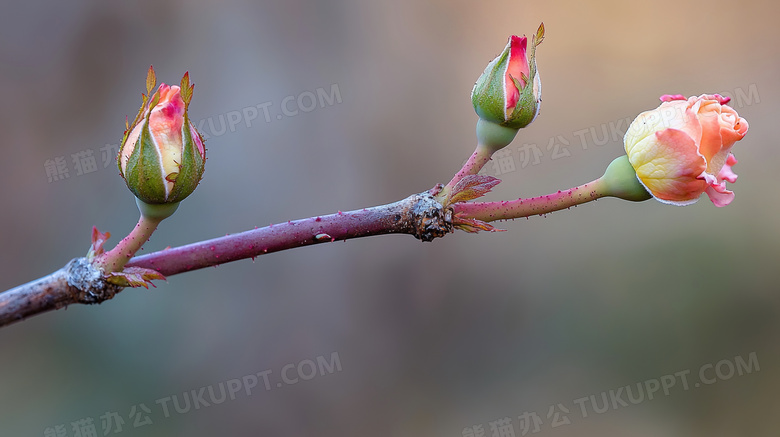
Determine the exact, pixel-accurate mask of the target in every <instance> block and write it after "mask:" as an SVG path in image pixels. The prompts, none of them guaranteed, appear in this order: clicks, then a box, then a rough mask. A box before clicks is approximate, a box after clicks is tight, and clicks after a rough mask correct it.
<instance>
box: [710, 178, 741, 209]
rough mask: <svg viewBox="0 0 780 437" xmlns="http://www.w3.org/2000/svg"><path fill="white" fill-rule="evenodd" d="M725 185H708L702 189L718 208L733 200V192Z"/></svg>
mask: <svg viewBox="0 0 780 437" xmlns="http://www.w3.org/2000/svg"><path fill="white" fill-rule="evenodd" d="M725 185H726V184H720V185H710V186H709V187H707V189H706V190H705V191H704V192H705V193H707V195H708V196H710V200H711V201H712V203H713V204H715V206H717V207H718V208H721V207H724V206H726V205H728V204H729V203H731V201H732V200H734V192H732V191H729V190H727V189H726V187H725Z"/></svg>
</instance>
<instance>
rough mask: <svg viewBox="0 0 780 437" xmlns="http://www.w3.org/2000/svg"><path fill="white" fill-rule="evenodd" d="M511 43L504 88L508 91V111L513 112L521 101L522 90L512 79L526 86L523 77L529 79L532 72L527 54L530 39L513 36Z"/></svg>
mask: <svg viewBox="0 0 780 437" xmlns="http://www.w3.org/2000/svg"><path fill="white" fill-rule="evenodd" d="M509 41H510V47H509V64H508V65H507V68H506V76H505V78H504V88H505V89H506V108H507V109H508V110H513V109H514V108H515V106H516V105H517V101H518V100H520V90H518V89H517V87H516V86H515V84H514V82H513V81H512V77H514V78H515V79H517V80H519V81H520V83H522V84H523V86H525V85H526V83H525V81H523V79H522V77H523V75H525V77H528V76H529V75H530V74H531V70H530V67H529V66H528V58H527V57H526V54H525V52H526V48H527V46H528V38H526V37H524V36H517V35H512V36H511V37H509ZM510 76H511V77H510Z"/></svg>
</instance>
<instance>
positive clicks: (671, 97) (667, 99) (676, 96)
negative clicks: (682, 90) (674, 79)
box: [661, 94, 688, 102]
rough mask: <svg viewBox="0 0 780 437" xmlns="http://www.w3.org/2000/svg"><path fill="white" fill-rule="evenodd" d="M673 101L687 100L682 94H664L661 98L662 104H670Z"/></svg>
mask: <svg viewBox="0 0 780 437" xmlns="http://www.w3.org/2000/svg"><path fill="white" fill-rule="evenodd" d="M673 100H688V99H687V98H685V96H684V95H682V94H664V95H662V96H661V101H662V102H671V101H673Z"/></svg>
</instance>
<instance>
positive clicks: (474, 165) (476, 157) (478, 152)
mask: <svg viewBox="0 0 780 437" xmlns="http://www.w3.org/2000/svg"><path fill="white" fill-rule="evenodd" d="M492 155H493V150H492V149H490V148H488V147H485V146H483V145H481V144H477V148H476V149H475V150H474V153H472V154H471V156H470V157H469V159H468V161H466V163H465V164H463V167H461V169H460V171H458V173H456V174H455V176H453V177H452V180H451V181H450V182H449V183H448V184H447V185H446V186H445V187H444V190H443V193H445V194H447V193H449V192H450V190H452V187H454V186H455V184H457V183H458V182H460V180H461V179H463V177H464V176H468V175H474V174H477V173H479V171H480V170H482V167H484V166H485V164H487V163H488V162H489V161H490V157H491V156H492Z"/></svg>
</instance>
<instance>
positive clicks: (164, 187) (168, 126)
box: [118, 67, 206, 205]
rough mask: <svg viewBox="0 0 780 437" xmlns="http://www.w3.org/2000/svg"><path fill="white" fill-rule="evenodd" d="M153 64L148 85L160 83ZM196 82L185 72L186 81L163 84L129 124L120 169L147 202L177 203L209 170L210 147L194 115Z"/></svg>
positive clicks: (150, 86)
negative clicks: (191, 110) (191, 113)
mask: <svg viewBox="0 0 780 437" xmlns="http://www.w3.org/2000/svg"><path fill="white" fill-rule="evenodd" d="M155 81H156V80H155V74H154V69H152V68H151V67H150V68H149V74H148V76H147V81H146V87H147V90H146V91H147V93H151V91H152V89H153V88H154V85H155ZM193 89H194V85H190V83H189V74H188V73H185V75H184V77H183V78H182V80H181V86H180V87H179V86H176V85H174V86H168V85H166V84H164V83H163V84H160V87H159V88H158V89H157V92H155V93H154V95H151V96H150V97H147V96H146V95H144V96H143V105H142V106H141V109H140V111H139V112H138V115H137V116H136V118H135V120H133V123H132V124H130V125H128V126H127V130H126V131H125V137H124V139H123V141H122V146H121V148H120V151H119V159H118V165H119V172H120V174H121V175H122V177H123V178H124V179H125V182H126V183H127V186H128V188H130V191H132V192H133V194H135V196H136V197H137V198H138V199H139V200H141V201H142V202H144V203H146V204H152V205H154V204H173V203H178V202H180V201H181V200H183V199H184V198H185V197H187V196H189V195H190V194H191V193H192V192H193V191H194V190H195V187H197V186H198V183H199V182H200V179H201V176H202V175H203V170H204V163H205V160H206V149H205V147H204V145H203V139H202V138H201V136H200V134H199V133H198V132H197V130H195V126H194V125H193V124H192V123H191V122H190V121H189V118H188V116H187V108H188V106H189V102H190V100H191V99H192V92H193Z"/></svg>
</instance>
